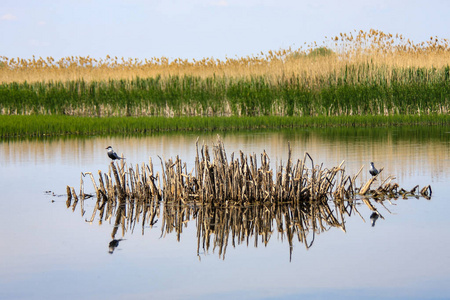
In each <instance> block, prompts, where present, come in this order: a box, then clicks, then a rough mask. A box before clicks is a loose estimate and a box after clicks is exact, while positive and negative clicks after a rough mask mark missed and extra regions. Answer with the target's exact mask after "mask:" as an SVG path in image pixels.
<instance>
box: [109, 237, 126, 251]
mask: <svg viewBox="0 0 450 300" xmlns="http://www.w3.org/2000/svg"><path fill="white" fill-rule="evenodd" d="M122 240H123V239H118V240H116V239H113V240H112V241H111V242H109V251H108V252H109V254H113V253H114V250H115V249H116V248H117V247H118V246H119V242H120V241H122Z"/></svg>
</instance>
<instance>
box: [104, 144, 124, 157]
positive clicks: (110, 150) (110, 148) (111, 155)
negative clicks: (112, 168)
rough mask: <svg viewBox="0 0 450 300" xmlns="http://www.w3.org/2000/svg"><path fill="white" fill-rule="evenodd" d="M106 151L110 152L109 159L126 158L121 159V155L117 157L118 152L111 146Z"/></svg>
mask: <svg viewBox="0 0 450 300" xmlns="http://www.w3.org/2000/svg"><path fill="white" fill-rule="evenodd" d="M105 149H106V150H108V156H109V158H111V159H112V160H116V159H125V157H120V156H119V155H117V153H116V152H114V150H113V148H112V147H111V146H108V147H106V148H105Z"/></svg>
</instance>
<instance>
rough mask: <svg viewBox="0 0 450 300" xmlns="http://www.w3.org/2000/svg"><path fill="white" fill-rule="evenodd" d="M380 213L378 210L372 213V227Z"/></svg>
mask: <svg viewBox="0 0 450 300" xmlns="http://www.w3.org/2000/svg"><path fill="white" fill-rule="evenodd" d="M378 216H379V215H378V213H377V212H373V213H372V214H371V215H370V220H371V221H372V227H375V222H376V221H377V220H378Z"/></svg>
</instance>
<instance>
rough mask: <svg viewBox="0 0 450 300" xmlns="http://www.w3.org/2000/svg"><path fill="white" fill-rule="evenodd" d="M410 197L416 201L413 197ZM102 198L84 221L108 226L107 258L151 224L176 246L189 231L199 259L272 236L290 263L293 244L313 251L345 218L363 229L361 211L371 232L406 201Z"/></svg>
mask: <svg viewBox="0 0 450 300" xmlns="http://www.w3.org/2000/svg"><path fill="white" fill-rule="evenodd" d="M372 192H373V191H372ZM404 195H406V194H404ZM410 196H411V195H410ZM412 196H413V197H414V198H416V197H417V198H419V196H418V195H412ZM105 199H106V198H104V199H103V201H102V200H101V199H100V200H99V201H97V202H96V204H95V206H94V208H93V211H92V215H91V217H90V218H89V219H86V222H90V223H93V222H94V220H95V219H96V218H97V219H98V222H99V225H101V224H102V223H103V222H109V223H113V224H114V226H113V230H112V232H111V238H112V240H111V241H110V242H109V245H108V248H109V253H110V254H113V253H114V251H115V250H116V248H117V247H118V246H119V245H120V244H121V242H122V241H124V240H125V239H124V237H126V236H127V235H128V234H133V233H134V231H135V230H137V229H140V231H141V234H142V235H144V231H145V230H157V229H156V227H155V226H154V225H155V224H157V223H158V222H159V223H160V226H159V227H160V228H161V229H160V230H161V237H166V236H167V235H169V234H175V235H176V238H177V240H178V241H181V235H182V234H183V230H184V228H186V227H187V226H195V228H196V237H197V249H196V254H197V255H198V256H199V258H200V257H201V254H208V253H209V252H214V253H217V254H218V255H219V257H220V258H222V259H225V256H226V252H227V248H228V247H229V246H232V247H233V248H234V247H237V246H238V245H241V244H245V245H247V246H249V245H251V244H253V245H254V247H258V246H267V244H268V243H269V241H270V240H271V239H272V238H273V237H274V236H276V237H277V239H278V240H281V241H282V242H286V243H287V247H289V259H290V260H291V259H292V255H293V248H294V244H295V243H300V244H303V245H304V247H305V248H306V249H309V248H310V247H311V246H313V244H314V241H315V239H316V235H318V234H320V233H323V232H326V231H328V230H330V229H331V228H339V229H341V230H342V231H344V232H346V231H347V228H346V219H347V218H350V217H357V218H360V219H361V220H362V222H363V223H362V224H364V223H365V222H366V220H365V218H364V215H365V214H367V215H368V213H367V211H369V212H370V217H369V220H370V224H371V226H372V227H374V226H375V223H376V222H377V221H378V220H379V219H382V220H383V219H384V217H383V215H382V214H381V212H380V208H382V209H383V211H386V212H387V213H389V214H390V213H391V212H390V211H389V209H388V208H387V207H386V206H385V202H389V203H390V204H391V205H395V204H394V203H393V201H397V200H398V199H407V195H406V196H404V197H401V198H400V197H398V195H397V197H396V198H388V197H384V198H383V199H377V198H369V197H366V196H362V197H361V198H355V199H352V200H345V201H342V200H326V199H322V200H320V199H316V200H311V201H289V202H279V203H270V202H260V203H243V204H236V203H234V202H233V203H225V204H217V203H216V204H214V203H213V204H202V203H195V202H192V203H188V204H183V203H181V202H180V203H163V201H161V200H160V199H159V198H158V197H157V196H155V197H151V198H148V199H147V200H145V201H141V200H138V199H135V198H133V197H132V198H123V200H120V198H118V199H119V200H118V201H116V202H114V201H104V200H105ZM68 201H69V200H68ZM83 202H84V201H78V200H76V201H74V202H73V203H70V202H68V204H69V205H68V207H70V208H71V209H72V210H74V211H75V209H76V207H77V205H78V204H79V203H81V206H80V210H81V212H82V214H83V215H84V205H83ZM360 211H362V212H360ZM160 220H161V221H160ZM119 230H120V231H119ZM118 232H120V233H119V234H118ZM118 235H119V236H120V237H118ZM193 251H194V249H193Z"/></svg>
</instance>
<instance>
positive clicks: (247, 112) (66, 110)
mask: <svg viewBox="0 0 450 300" xmlns="http://www.w3.org/2000/svg"><path fill="white" fill-rule="evenodd" d="M368 68H370V66H369V67H368ZM346 72H348V74H349V75H348V76H350V74H355V72H356V71H354V70H351V68H349V70H348V71H346ZM393 72H394V73H395V74H393V75H392V78H389V79H387V78H383V75H381V74H380V75H379V76H375V77H374V78H373V79H370V80H369V79H366V78H361V79H357V81H356V82H353V81H352V80H350V79H349V78H347V77H348V76H347V75H345V76H341V75H339V76H336V75H335V74H330V75H328V77H326V78H322V79H321V81H322V83H320V86H316V87H313V86H310V85H309V84H308V82H307V81H305V78H304V77H302V76H299V75H296V76H294V75H292V76H289V77H286V78H284V79H280V80H279V81H277V82H276V84H274V83H271V82H270V80H269V79H267V78H266V77H264V76H259V77H250V78H228V77H227V78H217V77H216V78H205V79H203V78H201V77H192V76H184V77H178V76H172V77H168V78H165V79H162V78H160V77H157V78H138V77H136V78H134V79H131V80H109V81H108V82H90V83H87V82H85V81H84V80H80V81H70V82H65V83H62V82H35V83H28V82H24V83H17V82H14V83H3V84H1V85H0V112H1V114H4V115H30V114H37V115H71V116H90V117H108V116H134V117H137V116H151V117H156V116H162V117H176V116H178V117H179V116H209V117H210V116H337V115H385V116H387V115H397V114H418V115H420V114H448V112H449V108H450V80H449V78H450V76H449V74H450V67H449V66H446V67H442V68H439V69H416V68H409V69H405V70H400V69H398V70H394V71H393Z"/></svg>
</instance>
